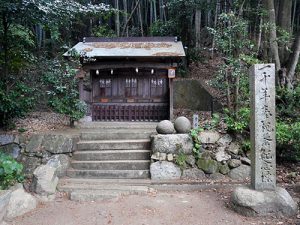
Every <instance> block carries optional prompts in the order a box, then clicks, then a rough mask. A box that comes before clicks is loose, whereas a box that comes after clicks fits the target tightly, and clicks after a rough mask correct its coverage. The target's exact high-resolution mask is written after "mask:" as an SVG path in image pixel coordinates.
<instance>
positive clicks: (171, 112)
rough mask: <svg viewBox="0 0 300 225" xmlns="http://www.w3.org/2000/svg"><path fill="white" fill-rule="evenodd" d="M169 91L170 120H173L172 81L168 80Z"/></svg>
mask: <svg viewBox="0 0 300 225" xmlns="http://www.w3.org/2000/svg"><path fill="white" fill-rule="evenodd" d="M169 90H170V120H173V118H174V115H173V103H174V99H173V79H172V78H169Z"/></svg>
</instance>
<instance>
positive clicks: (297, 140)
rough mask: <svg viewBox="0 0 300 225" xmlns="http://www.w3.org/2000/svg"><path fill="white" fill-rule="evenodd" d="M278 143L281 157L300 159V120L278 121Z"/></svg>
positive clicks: (278, 153)
mask: <svg viewBox="0 0 300 225" xmlns="http://www.w3.org/2000/svg"><path fill="white" fill-rule="evenodd" d="M276 144H277V155H278V156H279V157H281V158H285V159H288V160H296V161H297V160H300V122H296V123H287V122H282V121H279V122H277V123H276Z"/></svg>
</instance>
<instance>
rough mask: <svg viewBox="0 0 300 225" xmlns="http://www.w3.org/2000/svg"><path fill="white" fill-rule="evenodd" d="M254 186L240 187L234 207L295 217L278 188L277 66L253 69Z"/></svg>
mask: <svg viewBox="0 0 300 225" xmlns="http://www.w3.org/2000/svg"><path fill="white" fill-rule="evenodd" d="M250 92H251V121H250V133H251V134H250V136H251V187H248V186H240V187H237V188H236V189H235V190H234V191H233V193H232V195H231V203H232V206H233V207H232V208H233V209H234V210H235V211H236V212H238V213H240V214H242V215H245V216H266V215H270V214H274V215H275V216H283V215H285V216H293V215H295V214H296V213H297V204H296V203H295V201H294V200H293V199H292V197H291V196H290V195H289V193H288V192H287V191H286V190H285V189H284V188H280V187H276V139H275V138H276V137H275V124H276V119H275V65H274V64H256V65H254V66H252V67H251V69H250Z"/></svg>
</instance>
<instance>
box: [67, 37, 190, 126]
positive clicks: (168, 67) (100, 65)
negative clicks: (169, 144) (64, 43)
mask: <svg viewBox="0 0 300 225" xmlns="http://www.w3.org/2000/svg"><path fill="white" fill-rule="evenodd" d="M78 54H79V55H80V60H81V64H82V70H81V71H80V73H79V74H78V77H79V78H80V85H79V89H80V99H81V100H84V101H85V102H86V103H87V104H88V106H89V114H90V115H91V116H92V118H93V121H160V120H163V119H172V118H173V81H172V79H173V78H174V77H175V74H176V69H177V67H178V63H179V62H180V61H181V60H182V58H183V57H185V52H184V49H183V46H182V43H181V42H180V41H177V38H176V37H130V38H84V39H83V42H79V43H78V44H76V45H75V46H74V47H73V48H72V49H70V50H69V51H68V52H66V53H65V54H64V56H66V57H72V56H74V55H78Z"/></svg>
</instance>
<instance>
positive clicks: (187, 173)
mask: <svg viewBox="0 0 300 225" xmlns="http://www.w3.org/2000/svg"><path fill="white" fill-rule="evenodd" d="M181 178H182V179H188V180H199V179H204V178H205V173H204V172H203V171H202V170H200V169H198V168H191V169H186V170H183V172H182V175H181Z"/></svg>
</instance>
